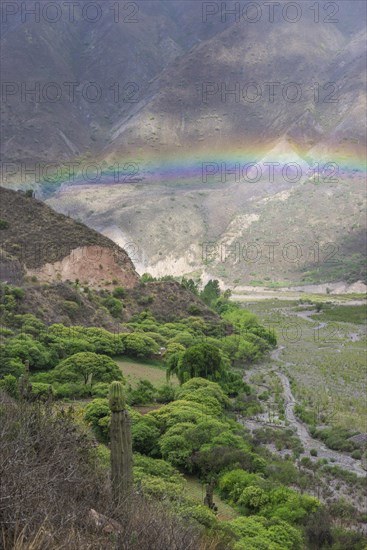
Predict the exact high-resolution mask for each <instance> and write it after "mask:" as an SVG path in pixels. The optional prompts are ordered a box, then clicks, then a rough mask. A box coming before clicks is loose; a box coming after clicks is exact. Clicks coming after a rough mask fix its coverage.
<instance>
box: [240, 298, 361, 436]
mask: <svg viewBox="0 0 367 550" xmlns="http://www.w3.org/2000/svg"><path fill="white" fill-rule="evenodd" d="M244 307H247V309H249V310H250V311H252V312H254V313H255V314H257V315H258V316H259V318H260V319H261V321H262V322H263V323H264V324H265V325H267V326H268V327H271V328H273V329H274V330H275V332H276V334H277V338H278V345H279V346H283V347H284V349H283V350H282V351H281V354H280V356H279V361H278V362H277V364H278V366H279V368H281V369H283V370H284V372H285V373H286V374H287V375H288V377H289V379H290V380H291V383H292V390H293V394H294V395H295V397H296V399H297V402H299V403H301V404H302V405H304V406H306V407H307V408H309V409H310V410H313V411H316V412H317V413H322V416H323V417H324V418H325V420H324V422H325V423H326V424H328V425H332V426H340V427H345V428H351V429H356V430H360V431H362V432H365V431H366V422H365V418H366V414H367V402H366V398H365V394H366V376H365V373H366V370H365V364H366V354H365V348H366V343H367V339H366V324H365V323H360V322H359V321H360V320H361V319H363V317H364V315H363V308H361V309H354V306H340V307H335V308H333V309H330V310H327V312H324V313H319V314H316V313H314V311H315V308H314V306H313V305H311V304H310V305H309V306H308V305H306V304H305V308H306V309H303V311H300V304H299V302H288V303H286V302H283V301H282V302H278V300H263V301H258V302H251V303H248V304H247V306H246V305H245V304H244ZM332 312H333V313H332ZM343 312H344V313H343ZM305 313H306V315H307V314H309V317H308V318H304V315H305ZM302 315H303V317H302ZM330 317H331V318H332V319H330ZM325 323H326V326H323V325H324V324H325ZM270 368H271V367H270V364H269V369H270Z"/></svg>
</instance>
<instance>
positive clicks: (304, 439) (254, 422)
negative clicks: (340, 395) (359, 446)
mask: <svg viewBox="0 0 367 550" xmlns="http://www.w3.org/2000/svg"><path fill="white" fill-rule="evenodd" d="M302 313H303V312H302ZM310 314H312V312H311V313H310ZM302 317H303V318H305V319H306V318H307V317H306V316H305V315H302ZM308 320H312V319H308ZM322 324H323V325H324V326H325V325H326V324H327V323H322ZM284 349H285V347H284V346H279V347H278V348H277V349H275V350H273V351H272V353H271V355H270V357H271V359H272V361H280V362H283V361H282V359H281V358H280V356H281V353H282V351H283V350H284ZM267 368H269V367H267ZM253 372H255V370H254V371H253V370H251V371H247V372H246V378H247V380H249V376H251V374H252V373H253ZM257 372H258V370H257ZM273 372H274V373H275V374H276V375H277V376H278V377H279V379H280V381H281V383H282V386H283V395H284V408H285V417H286V420H287V423H288V425H289V426H290V427H291V428H293V429H294V430H295V431H296V433H297V436H298V437H299V439H300V441H301V443H302V445H303V447H304V450H305V451H304V453H303V455H302V456H308V457H309V458H311V459H312V460H319V459H321V458H327V459H328V461H330V460H331V459H332V460H333V462H332V463H333V464H334V465H335V466H339V467H340V468H343V469H344V470H348V471H350V472H353V473H355V474H357V475H358V476H363V477H364V476H365V475H366V472H365V470H364V469H363V468H362V466H361V464H360V462H359V461H358V460H355V459H354V458H352V457H351V456H349V455H347V454H345V453H342V452H339V451H333V450H331V449H329V448H328V447H326V445H324V443H322V442H321V441H320V440H318V439H315V438H313V437H312V436H311V435H310V433H309V431H308V428H307V426H306V424H304V423H303V422H301V421H300V420H299V419H298V418H297V416H296V415H295V412H294V407H295V405H296V400H295V398H294V396H293V393H292V389H291V385H290V382H289V379H288V377H287V376H286V375H285V374H284V373H283V372H281V371H280V370H278V369H277V370H274V371H273ZM241 420H242V423H243V424H244V425H245V426H246V427H248V428H249V429H250V430H251V431H254V430H256V429H259V428H262V427H264V426H269V425H270V424H269V422H268V421H266V420H261V419H260V418H259V419H254V418H251V419H241ZM311 449H315V450H316V451H317V457H311V456H310V450H311ZM279 454H283V453H282V451H280V452H279Z"/></svg>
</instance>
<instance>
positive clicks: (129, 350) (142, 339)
mask: <svg viewBox="0 0 367 550" xmlns="http://www.w3.org/2000/svg"><path fill="white" fill-rule="evenodd" d="M119 338H120V340H121V341H122V343H123V345H124V347H125V353H126V355H129V356H131V357H146V358H148V357H151V356H152V355H155V354H157V353H158V352H159V346H158V344H157V343H156V342H155V341H154V340H153V338H150V337H149V336H146V335H145V334H144V333H126V334H120V335H119Z"/></svg>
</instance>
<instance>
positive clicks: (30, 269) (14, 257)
mask: <svg viewBox="0 0 367 550" xmlns="http://www.w3.org/2000/svg"><path fill="white" fill-rule="evenodd" d="M0 219H1V220H2V228H1V231H0V280H1V281H6V282H10V283H17V284H19V283H20V282H21V280H23V279H24V277H37V280H38V281H39V282H48V283H50V282H63V281H72V282H74V281H76V280H77V279H78V280H79V281H80V283H81V284H85V285H88V286H90V287H94V288H104V287H109V286H110V285H111V283H112V284H113V285H121V286H124V287H126V288H132V287H134V286H135V285H136V284H137V283H138V281H139V275H138V274H137V272H136V270H135V267H134V264H133V262H132V261H131V259H130V257H129V255H128V253H127V252H126V251H125V250H124V249H123V248H121V247H119V246H118V245H117V244H116V243H114V242H113V241H111V240H110V239H109V238H108V237H105V236H103V235H101V234H100V233H98V232H97V231H94V230H93V229H90V228H89V227H87V226H86V225H83V224H82V223H78V222H75V221H74V220H72V219H71V218H69V217H67V216H64V215H62V214H58V213H57V212H55V211H53V210H52V209H51V208H50V207H49V206H46V205H45V204H43V203H42V202H40V201H37V200H35V199H33V198H31V197H29V196H27V195H25V194H24V193H17V192H15V191H12V190H10V189H4V188H3V187H0Z"/></svg>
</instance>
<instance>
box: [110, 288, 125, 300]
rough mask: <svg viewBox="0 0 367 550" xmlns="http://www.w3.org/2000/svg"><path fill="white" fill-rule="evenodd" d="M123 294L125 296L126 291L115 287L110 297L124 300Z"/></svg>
mask: <svg viewBox="0 0 367 550" xmlns="http://www.w3.org/2000/svg"><path fill="white" fill-rule="evenodd" d="M125 294H126V291H125V289H124V288H123V287H122V286H117V287H116V288H114V289H113V291H112V296H113V297H114V298H124V296H125Z"/></svg>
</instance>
